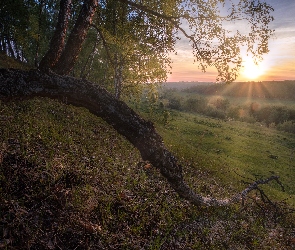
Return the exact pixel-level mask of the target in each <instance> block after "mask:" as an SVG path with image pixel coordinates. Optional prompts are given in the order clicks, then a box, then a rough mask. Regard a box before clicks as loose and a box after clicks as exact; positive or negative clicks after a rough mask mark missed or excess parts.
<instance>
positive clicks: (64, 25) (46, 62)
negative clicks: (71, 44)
mask: <svg viewBox="0 0 295 250" xmlns="http://www.w3.org/2000/svg"><path fill="white" fill-rule="evenodd" d="M71 3H72V0H61V1H60V10H59V13H58V21H57V24H56V28H55V31H54V34H53V37H52V39H51V41H50V45H49V50H48V51H47V53H46V54H45V56H44V57H43V58H42V60H41V62H40V65H39V68H40V69H41V70H43V71H46V70H49V69H52V67H53V66H54V65H55V64H56V63H57V61H58V59H59V58H60V56H61V53H62V51H63V49H64V45H65V39H66V33H67V29H68V21H69V15H70V11H71Z"/></svg>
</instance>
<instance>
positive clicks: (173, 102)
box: [168, 97, 181, 110]
mask: <svg viewBox="0 0 295 250" xmlns="http://www.w3.org/2000/svg"><path fill="white" fill-rule="evenodd" d="M168 108H170V109H176V110H181V100H180V98H179V97H171V99H169V103H168Z"/></svg>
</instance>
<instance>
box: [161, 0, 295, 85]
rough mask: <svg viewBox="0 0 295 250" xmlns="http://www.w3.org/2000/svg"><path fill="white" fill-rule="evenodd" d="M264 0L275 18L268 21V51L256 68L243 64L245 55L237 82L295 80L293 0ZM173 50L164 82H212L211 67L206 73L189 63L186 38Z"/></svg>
mask: <svg viewBox="0 0 295 250" xmlns="http://www.w3.org/2000/svg"><path fill="white" fill-rule="evenodd" d="M266 2H268V3H270V4H271V5H272V6H273V7H274V9H275V11H274V13H273V15H274V17H275V20H274V21H273V22H272V24H271V28H273V29H275V36H274V37H273V38H271V39H270V41H269V48H270V52H269V53H268V54H267V55H265V56H264V60H263V61H262V62H261V64H259V68H257V67H254V66H253V65H251V62H248V64H247V63H246V61H247V58H245V64H246V65H247V66H246V65H245V68H244V70H245V72H243V70H242V71H241V73H240V76H239V77H238V79H237V81H251V80H254V81H272V80H295V1H294V0H280V1H277V0H266ZM176 50H177V55H174V54H173V55H171V58H172V61H173V64H172V74H171V75H170V74H169V75H168V80H167V81H168V82H178V81H199V82H214V81H215V79H216V76H217V71H216V69H215V68H208V70H207V72H206V73H203V72H201V70H199V69H198V67H197V64H194V63H193V62H194V58H193V55H192V49H191V47H190V45H189V43H188V41H185V39H182V40H181V41H179V42H178V43H177V45H176ZM250 61H251V60H250ZM249 72H250V73H249ZM258 75H259V76H258ZM250 76H252V77H253V78H251V77H250Z"/></svg>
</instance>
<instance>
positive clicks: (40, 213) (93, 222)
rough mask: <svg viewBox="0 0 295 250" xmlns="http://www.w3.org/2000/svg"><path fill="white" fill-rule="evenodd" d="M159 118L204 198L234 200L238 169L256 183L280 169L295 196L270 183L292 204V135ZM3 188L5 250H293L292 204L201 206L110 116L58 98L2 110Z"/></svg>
mask: <svg viewBox="0 0 295 250" xmlns="http://www.w3.org/2000/svg"><path fill="white" fill-rule="evenodd" d="M145 115H146V116H149V114H147V113H145ZM154 119H156V122H157V124H156V126H157V129H158V131H159V133H160V134H161V135H162V136H163V138H164V140H165V143H166V144H167V146H168V147H169V148H170V149H171V150H172V151H173V152H174V153H175V154H176V155H177V157H178V158H179V161H180V162H181V163H182V164H183V166H184V172H185V178H186V179H187V181H188V183H190V185H191V186H192V187H193V188H194V189H195V190H196V191H198V192H201V193H202V194H203V195H214V196H215V197H226V196H229V195H231V194H233V193H234V192H236V191H240V190H241V189H242V188H244V187H245V185H244V184H242V183H241V181H240V180H241V179H242V178H240V177H239V176H237V175H235V173H234V172H233V169H236V172H238V173H239V174H241V175H245V176H247V177H253V176H254V174H259V175H263V176H268V175H269V171H270V170H271V171H274V172H276V173H279V174H280V175H281V181H282V182H283V183H284V184H285V187H286V194H284V193H281V192H280V191H279V188H278V187H277V186H276V185H271V187H270V188H266V192H267V193H268V194H269V197H270V198H272V199H273V200H274V201H280V200H282V199H284V198H286V197H287V196H292V197H293V198H290V199H289V200H288V203H289V204H291V203H292V202H293V199H294V186H293V184H292V181H290V180H292V179H294V173H292V171H293V172H294V164H293V163H292V160H291V159H289V158H288V157H292V155H290V152H291V150H292V148H293V149H294V137H292V136H291V135H289V134H282V133H279V132H277V131H275V130H269V129H265V128H260V127H255V126H252V125H248V124H243V123H234V122H222V121H218V120H213V119H208V118H206V117H202V116H193V115H189V114H184V113H176V112H175V113H174V114H173V115H172V120H170V121H169V123H168V124H167V125H166V126H164V125H163V124H162V122H161V121H160V118H159V116H154ZM284 138H285V139H284ZM252 142H253V143H256V145H255V146H253V145H252V144H253V143H252ZM270 154H272V155H276V156H278V159H271V158H269V155H270ZM292 164H293V165H292ZM0 184H1V185H0V187H1V189H0V200H1V202H0V221H1V223H0V237H1V238H0V247H1V248H4V249H5V247H7V248H9V249H20V248H22V249H48V248H49V249H50V248H51V249H52V248H56V249H256V248H257V246H259V248H260V249H273V248H280V249H291V248H292V247H293V246H292V244H293V243H292V242H293V240H294V236H293V234H292V232H293V231H294V223H293V221H294V220H293V219H294V217H293V215H292V214H288V212H289V211H290V208H288V206H287V205H286V204H283V203H281V204H280V207H275V206H272V205H270V204H263V203H262V202H261V201H259V200H258V201H257V200H256V199H255V197H256V196H255V194H252V195H251V198H249V199H248V200H247V201H246V206H245V207H243V208H242V207H241V205H234V206H230V207H227V208H214V207H212V208H203V207H195V206H193V205H191V204H189V203H188V202H186V201H184V200H182V199H181V198H179V197H178V195H177V194H176V193H175V192H174V191H173V190H172V189H171V188H170V186H169V184H168V183H167V182H166V180H165V179H164V178H163V177H162V176H161V174H160V173H159V171H158V170H157V169H154V168H153V167H152V166H150V165H149V164H147V163H145V162H142V159H141V157H140V155H139V152H138V151H137V150H136V149H135V148H134V147H133V146H132V145H131V144H130V143H129V142H127V141H126V139H125V138H123V137H122V136H120V135H119V134H118V133H117V132H116V131H115V130H114V129H113V128H112V127H110V126H109V125H108V124H106V123H105V122H104V121H103V120H102V119H100V118H98V117H95V116H94V115H92V114H90V113H89V112H88V111H87V110H85V109H83V108H76V107H72V106H70V105H66V104H63V103H59V102H56V101H52V100H49V99H44V98H40V99H33V100H28V101H22V102H10V103H8V104H3V103H0ZM280 235H282V236H280Z"/></svg>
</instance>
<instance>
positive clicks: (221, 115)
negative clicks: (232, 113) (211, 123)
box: [205, 106, 226, 119]
mask: <svg viewBox="0 0 295 250" xmlns="http://www.w3.org/2000/svg"><path fill="white" fill-rule="evenodd" d="M205 115H207V116H210V117H213V118H218V119H225V118H226V114H225V112H223V111H221V110H219V109H216V108H213V107H210V106H208V107H207V109H206V111H205Z"/></svg>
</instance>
